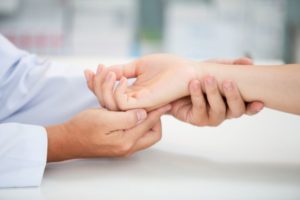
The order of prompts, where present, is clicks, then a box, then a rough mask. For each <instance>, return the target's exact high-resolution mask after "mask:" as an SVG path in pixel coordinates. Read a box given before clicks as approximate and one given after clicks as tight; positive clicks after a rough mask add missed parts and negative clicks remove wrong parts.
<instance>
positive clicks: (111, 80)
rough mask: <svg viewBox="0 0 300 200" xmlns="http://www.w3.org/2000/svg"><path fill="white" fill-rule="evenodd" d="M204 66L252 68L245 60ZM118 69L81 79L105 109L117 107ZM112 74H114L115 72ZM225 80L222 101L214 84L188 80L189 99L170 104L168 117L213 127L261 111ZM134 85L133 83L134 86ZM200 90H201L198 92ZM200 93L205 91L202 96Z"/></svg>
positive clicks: (102, 70) (102, 69)
mask: <svg viewBox="0 0 300 200" xmlns="http://www.w3.org/2000/svg"><path fill="white" fill-rule="evenodd" d="M206 62H207V63H219V64H230V65H235V64H240V65H252V64H253V63H252V61H251V60H250V59H248V58H240V59H236V60H225V59H222V60H220V59H219V60H216V59H214V60H208V61H206ZM116 68H117V69H119V68H118V66H113V67H110V68H108V69H106V68H105V66H103V65H100V66H99V67H98V70H97V73H96V74H94V73H93V72H92V71H89V70H86V71H85V76H86V79H87V83H88V87H89V88H90V90H91V91H92V92H94V93H95V95H96V96H97V97H98V99H99V102H100V104H101V105H102V106H103V107H105V108H107V109H109V110H120V109H121V108H120V104H118V101H117V99H121V98H118V97H117V95H118V94H119V93H118V92H117V91H118V90H119V89H118V87H117V89H116V92H115V91H114V85H115V81H116V80H117V79H118V78H120V77H121V74H122V76H123V75H124V74H123V72H122V73H120V72H118V71H116V70H114V71H111V69H116ZM115 72H116V73H115ZM134 73H135V72H125V75H127V77H129V78H130V77H133V76H134ZM207 78H212V79H213V77H210V76H207V77H204V79H207ZM228 82H229V81H224V84H223V85H222V87H224V88H225V89H224V95H225V97H224V98H223V97H222V95H221V93H220V91H219V89H218V85H217V84H213V85H207V84H204V83H202V82H201V81H199V80H192V81H190V83H189V86H188V90H189V94H190V95H189V96H186V97H182V98H180V99H178V100H175V101H173V102H172V103H171V104H172V109H171V111H170V112H169V114H171V115H173V116H174V117H175V118H177V119H179V120H181V121H184V122H187V123H190V124H193V125H196V126H217V125H219V124H221V123H222V122H223V121H224V120H225V119H231V118H238V117H240V116H241V115H243V114H245V113H247V114H248V115H253V114H256V113H257V112H259V111H260V110H261V109H262V108H263V103H261V102H252V103H249V104H246V103H245V102H244V100H243V99H242V97H241V95H240V93H239V91H238V88H237V86H236V84H234V83H233V82H230V84H232V87H230V88H228V87H226V85H228ZM135 85H137V83H135ZM202 88H203V89H202ZM203 90H205V91H206V95H205V94H204V92H203Z"/></svg>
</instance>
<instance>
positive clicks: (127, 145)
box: [46, 105, 171, 162]
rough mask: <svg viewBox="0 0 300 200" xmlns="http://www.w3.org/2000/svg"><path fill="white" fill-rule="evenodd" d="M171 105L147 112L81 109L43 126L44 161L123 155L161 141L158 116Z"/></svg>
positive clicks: (140, 110) (137, 110)
mask: <svg viewBox="0 0 300 200" xmlns="http://www.w3.org/2000/svg"><path fill="white" fill-rule="evenodd" d="M170 108H171V106H170V105H166V106H164V107H161V108H159V109H157V110H154V111H152V112H150V113H148V114H147V112H146V111H145V110H143V109H136V110H130V111H126V112H113V111H107V110H105V109H90V110H86V111H83V112H81V113H79V114H78V115H77V116H75V117H74V118H72V119H71V120H70V121H68V122H66V123H64V124H61V125H56V126H50V127H47V128H46V130H47V134H48V157H47V160H48V162H55V161H63V160H68V159H76V158H92V157H122V156H128V155H131V154H132V153H134V152H137V151H140V150H142V149H145V148H148V147H150V146H152V145H153V144H155V143H156V142H158V141H159V140H160V138H161V122H160V117H161V116H162V115H163V114H165V113H166V112H168V111H169V110H170Z"/></svg>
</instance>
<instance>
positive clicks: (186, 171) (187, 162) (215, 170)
mask: <svg viewBox="0 0 300 200" xmlns="http://www.w3.org/2000/svg"><path fill="white" fill-rule="evenodd" d="M128 177H130V178H132V179H149V180H151V179H168V180H170V179H171V180H172V179H174V180H176V179H179V180H182V178H185V179H186V178H188V180H193V179H195V180H198V179H201V180H205V179H209V180H214V179H218V180H220V179H221V180H225V181H228V180H230V181H255V182H280V183H284V182H288V183H296V184H300V165H288V164H274V163H272V164H266V163H223V162H215V161H211V160H209V159H205V158H201V157H197V156H188V155H181V154H176V153H172V152H167V151H162V150H158V149H151V150H148V151H144V152H141V153H138V154H136V155H134V156H132V157H129V158H117V159H108V158H101V159H100V158H99V159H87V160H73V161H67V162H62V163H56V164H50V165H48V166H47V168H46V172H45V177H44V178H46V179H48V180H54V179H55V180H56V181H58V180H59V179H64V180H69V181H76V180H78V181H83V180H85V179H90V180H93V179H105V178H106V179H108V178H118V179H122V178H128Z"/></svg>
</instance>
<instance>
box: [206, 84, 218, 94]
mask: <svg viewBox="0 0 300 200" xmlns="http://www.w3.org/2000/svg"><path fill="white" fill-rule="evenodd" d="M207 94H208V96H216V95H218V94H219V90H218V88H217V87H214V86H211V87H208V88H207Z"/></svg>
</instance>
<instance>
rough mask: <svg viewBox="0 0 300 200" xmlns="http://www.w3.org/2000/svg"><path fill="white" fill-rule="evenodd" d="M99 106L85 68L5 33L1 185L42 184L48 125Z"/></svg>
mask: <svg viewBox="0 0 300 200" xmlns="http://www.w3.org/2000/svg"><path fill="white" fill-rule="evenodd" d="M97 106H98V103H97V100H96V98H95V97H94V96H93V95H92V94H91V92H89V90H88V89H87V86H86V82H85V80H84V76H83V71H80V70H77V72H74V71H73V69H72V67H71V66H70V67H69V66H61V65H57V64H55V63H51V62H49V61H46V60H42V59H40V58H38V57H36V56H35V55H32V54H29V53H27V52H24V51H21V50H19V49H17V48H16V47H15V46H13V45H12V44H11V43H10V42H9V41H7V40H6V39H5V38H4V37H3V36H1V35H0V187H27V186H39V185H40V183H41V180H42V177H43V173H44V169H45V165H46V158H47V134H46V130H45V128H44V126H46V125H50V124H57V123H62V122H64V121H65V120H67V119H69V118H70V117H71V116H73V115H74V114H76V113H78V112H80V111H82V110H84V109H85V108H88V107H97Z"/></svg>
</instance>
